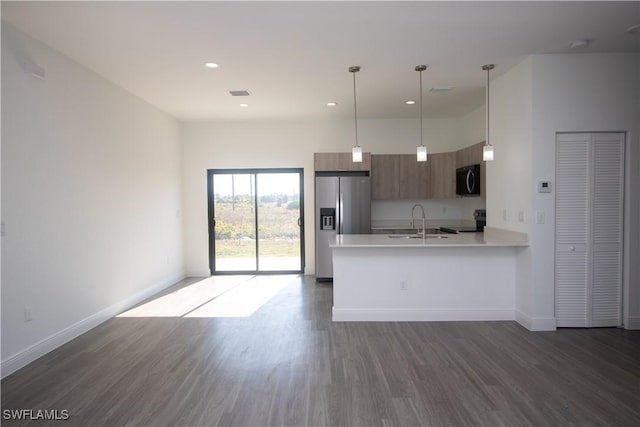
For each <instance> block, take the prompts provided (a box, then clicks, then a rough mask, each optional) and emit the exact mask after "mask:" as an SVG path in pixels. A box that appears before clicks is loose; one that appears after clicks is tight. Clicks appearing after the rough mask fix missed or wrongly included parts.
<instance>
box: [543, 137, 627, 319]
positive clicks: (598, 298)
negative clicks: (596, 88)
mask: <svg viewBox="0 0 640 427" xmlns="http://www.w3.org/2000/svg"><path fill="white" fill-rule="evenodd" d="M556 148H557V151H556V180H557V186H556V263H555V277H556V320H557V325H558V326H559V327H593V326H619V325H620V324H621V293H622V235H623V234H622V231H623V230H622V224H623V222H622V211H623V191H622V190H623V182H624V179H623V174H624V134H621V133H576V134H558V135H557V141H556Z"/></svg>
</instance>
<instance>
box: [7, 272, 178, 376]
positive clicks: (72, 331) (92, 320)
mask: <svg viewBox="0 0 640 427" xmlns="http://www.w3.org/2000/svg"><path fill="white" fill-rule="evenodd" d="M185 277H186V276H185V274H184V271H181V272H179V273H176V274H173V275H171V276H169V277H167V278H165V279H164V280H161V281H160V282H158V283H156V284H154V285H152V286H149V287H148V288H146V289H144V290H142V291H140V292H138V293H136V294H134V295H132V296H131V297H129V298H127V299H125V300H123V301H120V302H118V303H116V304H113V305H111V306H109V307H107V308H105V309H103V310H100V311H99V312H97V313H94V314H92V315H91V316H89V317H86V318H84V319H82V320H80V321H79V322H76V323H74V324H73V325H71V326H68V327H66V328H64V329H63V330H61V331H59V332H56V333H55V334H52V335H50V336H48V337H46V338H44V339H42V340H40V341H38V342H37V343H35V344H33V345H31V346H29V347H27V348H26V349H24V350H22V351H20V352H18V353H15V354H13V355H11V356H9V357H7V358H6V359H5V360H3V361H2V362H0V376H1V378H5V377H6V376H8V375H10V374H12V373H14V372H15V371H17V370H18V369H20V368H22V367H24V366H26V365H28V364H29V363H31V362H33V361H34V360H36V359H39V358H40V357H42V356H44V355H45V354H47V353H49V352H50V351H53V350H55V349H56V348H58V347H60V346H62V345H63V344H66V343H68V342H69V341H71V340H72V339H74V338H76V337H78V336H80V335H82V334H84V333H85V332H87V331H89V330H91V329H93V328H95V327H96V326H98V325H99V324H101V323H103V322H105V321H107V320H109V319H111V318H112V317H114V316H115V315H117V314H119V313H121V312H122V311H124V310H127V309H129V308H131V307H133V306H134V305H136V304H138V303H139V302H141V301H144V300H145V299H147V298H149V297H151V296H153V295H155V294H157V293H158V292H160V291H162V290H164V289H166V288H167V287H169V286H171V285H173V284H175V283H177V282H179V281H180V280H182V279H184V278H185Z"/></svg>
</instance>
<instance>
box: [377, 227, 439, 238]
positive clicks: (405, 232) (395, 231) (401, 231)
mask: <svg viewBox="0 0 640 427" xmlns="http://www.w3.org/2000/svg"><path fill="white" fill-rule="evenodd" d="M419 231H420V229H418V228H375V229H372V230H371V233H372V234H388V235H400V236H414V235H416V234H418V232H419ZM425 231H426V232H427V235H430V234H451V233H447V232H444V231H442V230H440V229H439V228H426V229H425Z"/></svg>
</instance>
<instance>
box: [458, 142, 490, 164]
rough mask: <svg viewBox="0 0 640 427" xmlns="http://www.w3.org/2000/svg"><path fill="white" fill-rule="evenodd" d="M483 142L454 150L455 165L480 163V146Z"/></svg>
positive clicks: (481, 161)
mask: <svg viewBox="0 0 640 427" xmlns="http://www.w3.org/2000/svg"><path fill="white" fill-rule="evenodd" d="M483 146H484V142H479V143H477V144H473V145H470V146H468V147H466V148H463V149H461V150H458V151H456V167H457V168H461V167H464V166H470V165H477V164H482V163H483V162H484V161H483V160H482V147H483Z"/></svg>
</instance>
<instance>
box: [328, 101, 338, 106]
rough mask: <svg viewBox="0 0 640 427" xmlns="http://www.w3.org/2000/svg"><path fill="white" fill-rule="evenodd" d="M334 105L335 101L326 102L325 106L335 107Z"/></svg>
mask: <svg viewBox="0 0 640 427" xmlns="http://www.w3.org/2000/svg"><path fill="white" fill-rule="evenodd" d="M336 105H338V103H337V102H327V107H335V106H336Z"/></svg>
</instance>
